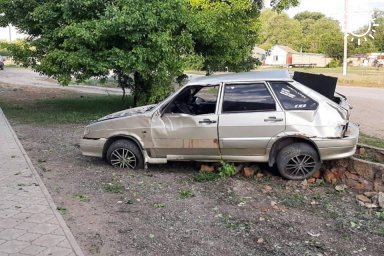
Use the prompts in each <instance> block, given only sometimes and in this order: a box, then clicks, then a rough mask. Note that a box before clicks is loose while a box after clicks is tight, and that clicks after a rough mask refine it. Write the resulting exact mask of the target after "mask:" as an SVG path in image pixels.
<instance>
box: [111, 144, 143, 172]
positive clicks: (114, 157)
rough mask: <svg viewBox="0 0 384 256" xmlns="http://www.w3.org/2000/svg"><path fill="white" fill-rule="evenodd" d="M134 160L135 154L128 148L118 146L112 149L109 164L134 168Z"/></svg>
mask: <svg viewBox="0 0 384 256" xmlns="http://www.w3.org/2000/svg"><path fill="white" fill-rule="evenodd" d="M136 162H137V161H136V156H135V154H133V152H132V151H130V150H129V149H126V148H118V149H115V150H114V151H112V154H111V164H112V166H114V167H118V168H130V169H135V167H136Z"/></svg>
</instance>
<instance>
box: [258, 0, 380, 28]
mask: <svg viewBox="0 0 384 256" xmlns="http://www.w3.org/2000/svg"><path fill="white" fill-rule="evenodd" d="M268 2H269V0H265V3H266V4H268ZM344 5H345V0H300V5H299V6H298V7H295V8H290V9H289V10H287V11H286V13H287V14H288V15H289V16H290V17H293V16H294V15H295V14H297V13H299V12H303V11H312V12H321V13H323V14H325V16H327V17H331V18H333V19H336V20H338V21H339V22H340V25H341V26H342V27H344ZM374 9H381V10H383V11H384V0H348V16H349V18H348V30H347V31H348V32H351V31H355V30H357V29H358V28H360V27H362V26H364V25H368V24H369V22H370V21H371V15H372V12H373V10H374Z"/></svg>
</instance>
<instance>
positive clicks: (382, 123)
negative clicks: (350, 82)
mask: <svg viewBox="0 0 384 256" xmlns="http://www.w3.org/2000/svg"><path fill="white" fill-rule="evenodd" d="M336 90H337V91H338V92H339V93H341V94H343V95H345V96H347V99H348V102H349V104H351V105H352V107H353V109H352V114H351V121H352V122H355V123H358V124H359V125H360V129H361V131H362V132H364V133H365V134H369V135H374V136H377V137H381V138H384V88H368V87H350V86H338V87H337V89H336Z"/></svg>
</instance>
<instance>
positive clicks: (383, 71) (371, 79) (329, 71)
mask: <svg viewBox="0 0 384 256" xmlns="http://www.w3.org/2000/svg"><path fill="white" fill-rule="evenodd" d="M260 69H264V68H260ZM289 70H290V71H292V72H293V71H301V72H308V73H316V74H323V75H327V76H334V77H337V78H338V84H339V85H351V86H362V87H384V68H374V67H348V69H347V76H345V77H344V76H343V70H342V67H338V68H290V69H289Z"/></svg>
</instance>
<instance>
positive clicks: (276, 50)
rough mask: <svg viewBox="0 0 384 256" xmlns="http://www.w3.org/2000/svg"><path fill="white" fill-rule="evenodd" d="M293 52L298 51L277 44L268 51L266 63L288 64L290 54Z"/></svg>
mask: <svg viewBox="0 0 384 256" xmlns="http://www.w3.org/2000/svg"><path fill="white" fill-rule="evenodd" d="M292 53H297V52H296V51H295V50H293V49H291V48H289V47H288V46H285V45H275V46H273V47H272V48H271V49H270V50H269V51H268V54H267V56H266V58H265V61H264V64H265V65H275V66H286V65H287V63H288V55H289V54H292Z"/></svg>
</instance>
